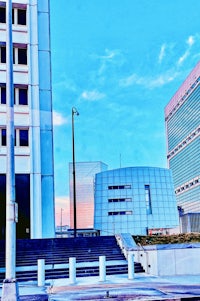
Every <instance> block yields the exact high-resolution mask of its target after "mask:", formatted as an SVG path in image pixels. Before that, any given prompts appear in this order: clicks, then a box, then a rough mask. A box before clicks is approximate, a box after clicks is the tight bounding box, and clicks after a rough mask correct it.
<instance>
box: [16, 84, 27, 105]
mask: <svg viewBox="0 0 200 301" xmlns="http://www.w3.org/2000/svg"><path fill="white" fill-rule="evenodd" d="M15 104H16V105H28V87H24V86H22V87H20V86H19V87H16V88H15Z"/></svg>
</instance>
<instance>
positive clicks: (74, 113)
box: [72, 107, 79, 237]
mask: <svg viewBox="0 0 200 301" xmlns="http://www.w3.org/2000/svg"><path fill="white" fill-rule="evenodd" d="M74 115H77V116H78V115H79V112H78V111H77V109H76V108H74V107H73V108H72V159H73V196H74V237H76V174H75V145H74Z"/></svg>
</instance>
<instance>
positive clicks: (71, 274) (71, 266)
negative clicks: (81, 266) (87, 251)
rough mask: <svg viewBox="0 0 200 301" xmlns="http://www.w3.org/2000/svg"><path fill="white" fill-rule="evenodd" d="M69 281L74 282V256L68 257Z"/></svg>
mask: <svg viewBox="0 0 200 301" xmlns="http://www.w3.org/2000/svg"><path fill="white" fill-rule="evenodd" d="M69 281H70V284H75V283H76V257H70V258H69Z"/></svg>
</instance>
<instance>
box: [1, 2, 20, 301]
mask: <svg viewBox="0 0 200 301" xmlns="http://www.w3.org/2000/svg"><path fill="white" fill-rule="evenodd" d="M6 3H7V4H6V72H7V73H6V103H7V105H6V109H7V119H6V145H7V165H6V279H5V280H4V282H3V293H2V301H16V300H19V298H18V296H19V292H18V285H17V281H16V279H15V277H16V269H15V266H16V221H17V204H16V202H15V154H14V139H15V129H14V86H13V42H12V0H7V1H6Z"/></svg>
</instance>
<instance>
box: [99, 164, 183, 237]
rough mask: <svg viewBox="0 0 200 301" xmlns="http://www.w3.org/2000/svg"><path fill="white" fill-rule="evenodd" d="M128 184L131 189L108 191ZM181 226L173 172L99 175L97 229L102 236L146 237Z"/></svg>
mask: <svg viewBox="0 0 200 301" xmlns="http://www.w3.org/2000/svg"><path fill="white" fill-rule="evenodd" d="M125 183H128V184H127V185H129V187H131V188H129V189H108V187H109V186H110V187H115V186H116V187H119V186H124V185H126V184H125ZM132 200H134V202H133V201H132ZM178 223H179V221H178V210H177V206H176V198H175V193H174V185H173V179H172V173H171V171H170V170H169V169H165V168H153V167H127V168H120V169H116V170H110V171H105V172H102V173H99V174H97V175H96V177H95V208H94V227H95V229H96V230H99V231H100V233H101V235H114V234H117V233H131V234H132V235H146V233H147V229H161V228H162V229H169V228H175V227H177V226H178ZM166 231H167V230H166Z"/></svg>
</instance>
